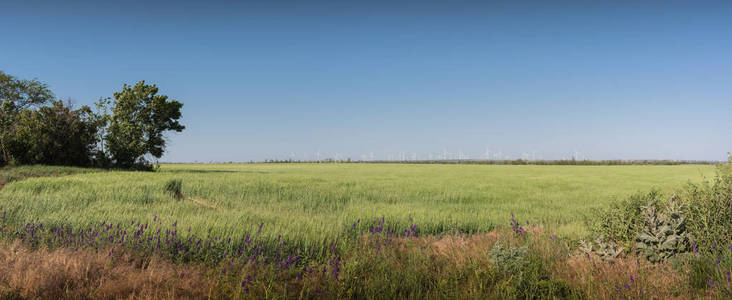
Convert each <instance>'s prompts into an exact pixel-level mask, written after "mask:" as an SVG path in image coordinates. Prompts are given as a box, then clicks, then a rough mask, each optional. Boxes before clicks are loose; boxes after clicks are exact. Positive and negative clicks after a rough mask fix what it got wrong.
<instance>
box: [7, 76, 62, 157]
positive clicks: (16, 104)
mask: <svg viewBox="0 0 732 300" xmlns="http://www.w3.org/2000/svg"><path fill="white" fill-rule="evenodd" d="M52 99H53V93H52V92H51V91H50V90H49V89H48V86H47V85H46V84H43V83H41V82H39V81H37V80H35V79H34V80H21V79H18V78H15V77H14V76H11V75H8V74H5V73H4V72H2V71H0V166H3V165H5V164H6V163H10V162H12V159H13V157H12V155H11V153H10V150H9V147H10V144H11V143H12V141H13V140H14V137H15V132H16V130H17V129H18V125H17V121H16V119H17V117H18V114H19V113H20V112H21V111H23V110H25V109H27V108H28V107H31V106H40V105H43V104H45V103H46V102H48V101H50V100H52Z"/></svg>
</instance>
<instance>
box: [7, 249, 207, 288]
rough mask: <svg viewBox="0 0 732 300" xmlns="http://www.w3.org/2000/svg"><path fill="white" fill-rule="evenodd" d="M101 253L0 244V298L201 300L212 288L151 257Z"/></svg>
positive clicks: (196, 271)
mask: <svg viewBox="0 0 732 300" xmlns="http://www.w3.org/2000/svg"><path fill="white" fill-rule="evenodd" d="M107 253H108V252H107V251H99V252H97V251H93V250H80V251H73V250H71V249H55V250H46V249H39V250H30V249H28V248H26V247H25V246H23V245H21V244H20V243H18V242H14V243H12V244H2V245H0V298H2V297H3V296H5V297H21V298H28V299H92V298H93V299H181V298H205V297H206V296H207V294H208V293H209V291H210V287H212V286H213V284H214V283H213V282H211V280H209V279H207V278H206V276H205V272H204V271H203V270H202V269H200V268H196V267H193V266H185V265H174V264H171V263H169V262H166V261H163V260H161V259H157V258H151V259H141V258H139V257H135V256H133V255H130V254H127V253H122V254H116V255H113V256H112V257H111V258H110V257H108V256H107Z"/></svg>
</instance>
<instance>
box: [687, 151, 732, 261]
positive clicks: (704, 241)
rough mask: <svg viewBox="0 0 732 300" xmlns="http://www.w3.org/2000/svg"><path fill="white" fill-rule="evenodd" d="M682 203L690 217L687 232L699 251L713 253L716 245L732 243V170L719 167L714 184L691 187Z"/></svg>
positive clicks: (688, 188) (727, 167) (728, 165)
mask: <svg viewBox="0 0 732 300" xmlns="http://www.w3.org/2000/svg"><path fill="white" fill-rule="evenodd" d="M681 200H682V203H683V204H684V206H685V210H686V213H687V225H686V226H687V229H688V231H689V233H690V234H691V239H692V240H693V241H694V242H695V243H696V244H697V246H698V249H699V251H703V252H707V253H709V252H711V251H713V248H714V245H715V244H717V243H724V242H727V241H730V240H732V226H730V224H732V168H730V164H727V165H721V166H719V167H718V170H717V175H716V176H715V178H714V179H712V180H711V181H710V182H705V183H703V184H699V185H693V184H690V185H689V186H688V187H687V189H686V191H685V193H684V194H683V197H681Z"/></svg>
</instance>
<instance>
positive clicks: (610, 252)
mask: <svg viewBox="0 0 732 300" xmlns="http://www.w3.org/2000/svg"><path fill="white" fill-rule="evenodd" d="M579 242H580V247H579V249H580V250H582V252H585V254H587V255H588V256H589V255H591V254H594V255H596V256H597V257H599V258H601V259H602V260H603V261H605V262H609V263H613V262H615V260H616V259H617V258H618V257H620V256H621V255H622V254H623V249H624V248H623V247H619V246H618V245H617V244H615V243H614V242H613V241H605V237H604V236H602V235H600V236H598V237H597V238H596V239H595V244H596V245H597V247H595V245H593V243H592V242H591V241H585V240H584V239H580V241H579Z"/></svg>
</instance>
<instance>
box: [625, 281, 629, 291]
mask: <svg viewBox="0 0 732 300" xmlns="http://www.w3.org/2000/svg"><path fill="white" fill-rule="evenodd" d="M625 288H626V289H628V290H630V285H628V283H627V282H626V283H625Z"/></svg>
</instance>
